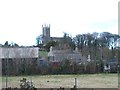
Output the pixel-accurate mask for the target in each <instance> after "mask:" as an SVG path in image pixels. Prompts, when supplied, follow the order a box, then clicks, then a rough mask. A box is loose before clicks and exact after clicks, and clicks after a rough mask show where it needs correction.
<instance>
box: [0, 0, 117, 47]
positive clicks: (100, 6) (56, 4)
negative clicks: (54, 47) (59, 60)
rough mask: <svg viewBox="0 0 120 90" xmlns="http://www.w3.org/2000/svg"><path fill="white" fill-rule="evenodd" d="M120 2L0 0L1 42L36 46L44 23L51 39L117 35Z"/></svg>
mask: <svg viewBox="0 0 120 90" xmlns="http://www.w3.org/2000/svg"><path fill="white" fill-rule="evenodd" d="M118 1H119V0H0V43H1V44H4V43H5V41H9V43H11V42H16V43H17V44H19V45H35V44H36V42H35V41H36V37H37V36H38V35H40V34H42V24H45V23H46V24H50V25H51V36H54V37H56V36H59V37H61V36H63V32H67V33H69V34H70V35H72V36H73V37H74V36H75V35H77V34H83V33H92V32H104V31H107V32H111V33H115V34H117V33H118Z"/></svg>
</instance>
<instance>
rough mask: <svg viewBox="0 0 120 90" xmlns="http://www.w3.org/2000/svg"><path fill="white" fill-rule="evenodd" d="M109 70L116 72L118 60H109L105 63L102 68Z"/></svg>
mask: <svg viewBox="0 0 120 90" xmlns="http://www.w3.org/2000/svg"><path fill="white" fill-rule="evenodd" d="M105 67H106V69H108V70H109V72H117V71H118V61H117V60H109V61H107V62H106V63H105V66H104V70H105Z"/></svg>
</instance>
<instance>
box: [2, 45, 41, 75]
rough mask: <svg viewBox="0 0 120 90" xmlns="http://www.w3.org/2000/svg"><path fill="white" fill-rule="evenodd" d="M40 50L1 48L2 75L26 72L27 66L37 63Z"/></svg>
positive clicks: (31, 48)
mask: <svg viewBox="0 0 120 90" xmlns="http://www.w3.org/2000/svg"><path fill="white" fill-rule="evenodd" d="M38 58H39V49H38V48H37V47H14V48H13V47H0V62H1V63H0V66H1V67H2V70H1V71H2V74H6V72H7V69H8V70H10V71H9V74H13V73H14V74H15V73H16V74H18V73H19V72H20V70H21V71H22V70H24V72H25V70H26V68H25V67H26V66H28V65H30V64H33V63H37V60H38Z"/></svg>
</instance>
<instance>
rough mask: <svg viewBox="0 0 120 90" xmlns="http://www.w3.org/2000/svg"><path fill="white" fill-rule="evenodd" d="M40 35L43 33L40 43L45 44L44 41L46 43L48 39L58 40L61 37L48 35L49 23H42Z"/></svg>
mask: <svg viewBox="0 0 120 90" xmlns="http://www.w3.org/2000/svg"><path fill="white" fill-rule="evenodd" d="M42 35H43V39H42V43H43V44H44V45H45V44H46V43H48V42H49V41H60V40H62V39H63V38H62V37H51V35H50V24H49V25H46V24H45V25H42Z"/></svg>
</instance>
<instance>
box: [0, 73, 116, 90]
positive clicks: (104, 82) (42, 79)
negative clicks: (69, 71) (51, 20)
mask: <svg viewBox="0 0 120 90" xmlns="http://www.w3.org/2000/svg"><path fill="white" fill-rule="evenodd" d="M23 77H26V76H16V77H9V78H8V87H19V85H20V80H21V79H22V78H23ZM26 78H27V79H28V80H31V76H27V77H26ZM75 78H77V87H78V88H117V87H118V74H82V75H41V76H40V75H39V76H38V75H36V76H32V80H33V84H34V86H35V87H36V88H59V87H64V88H72V87H73V85H74V79H75ZM0 81H2V85H3V87H5V77H3V78H2V80H0Z"/></svg>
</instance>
